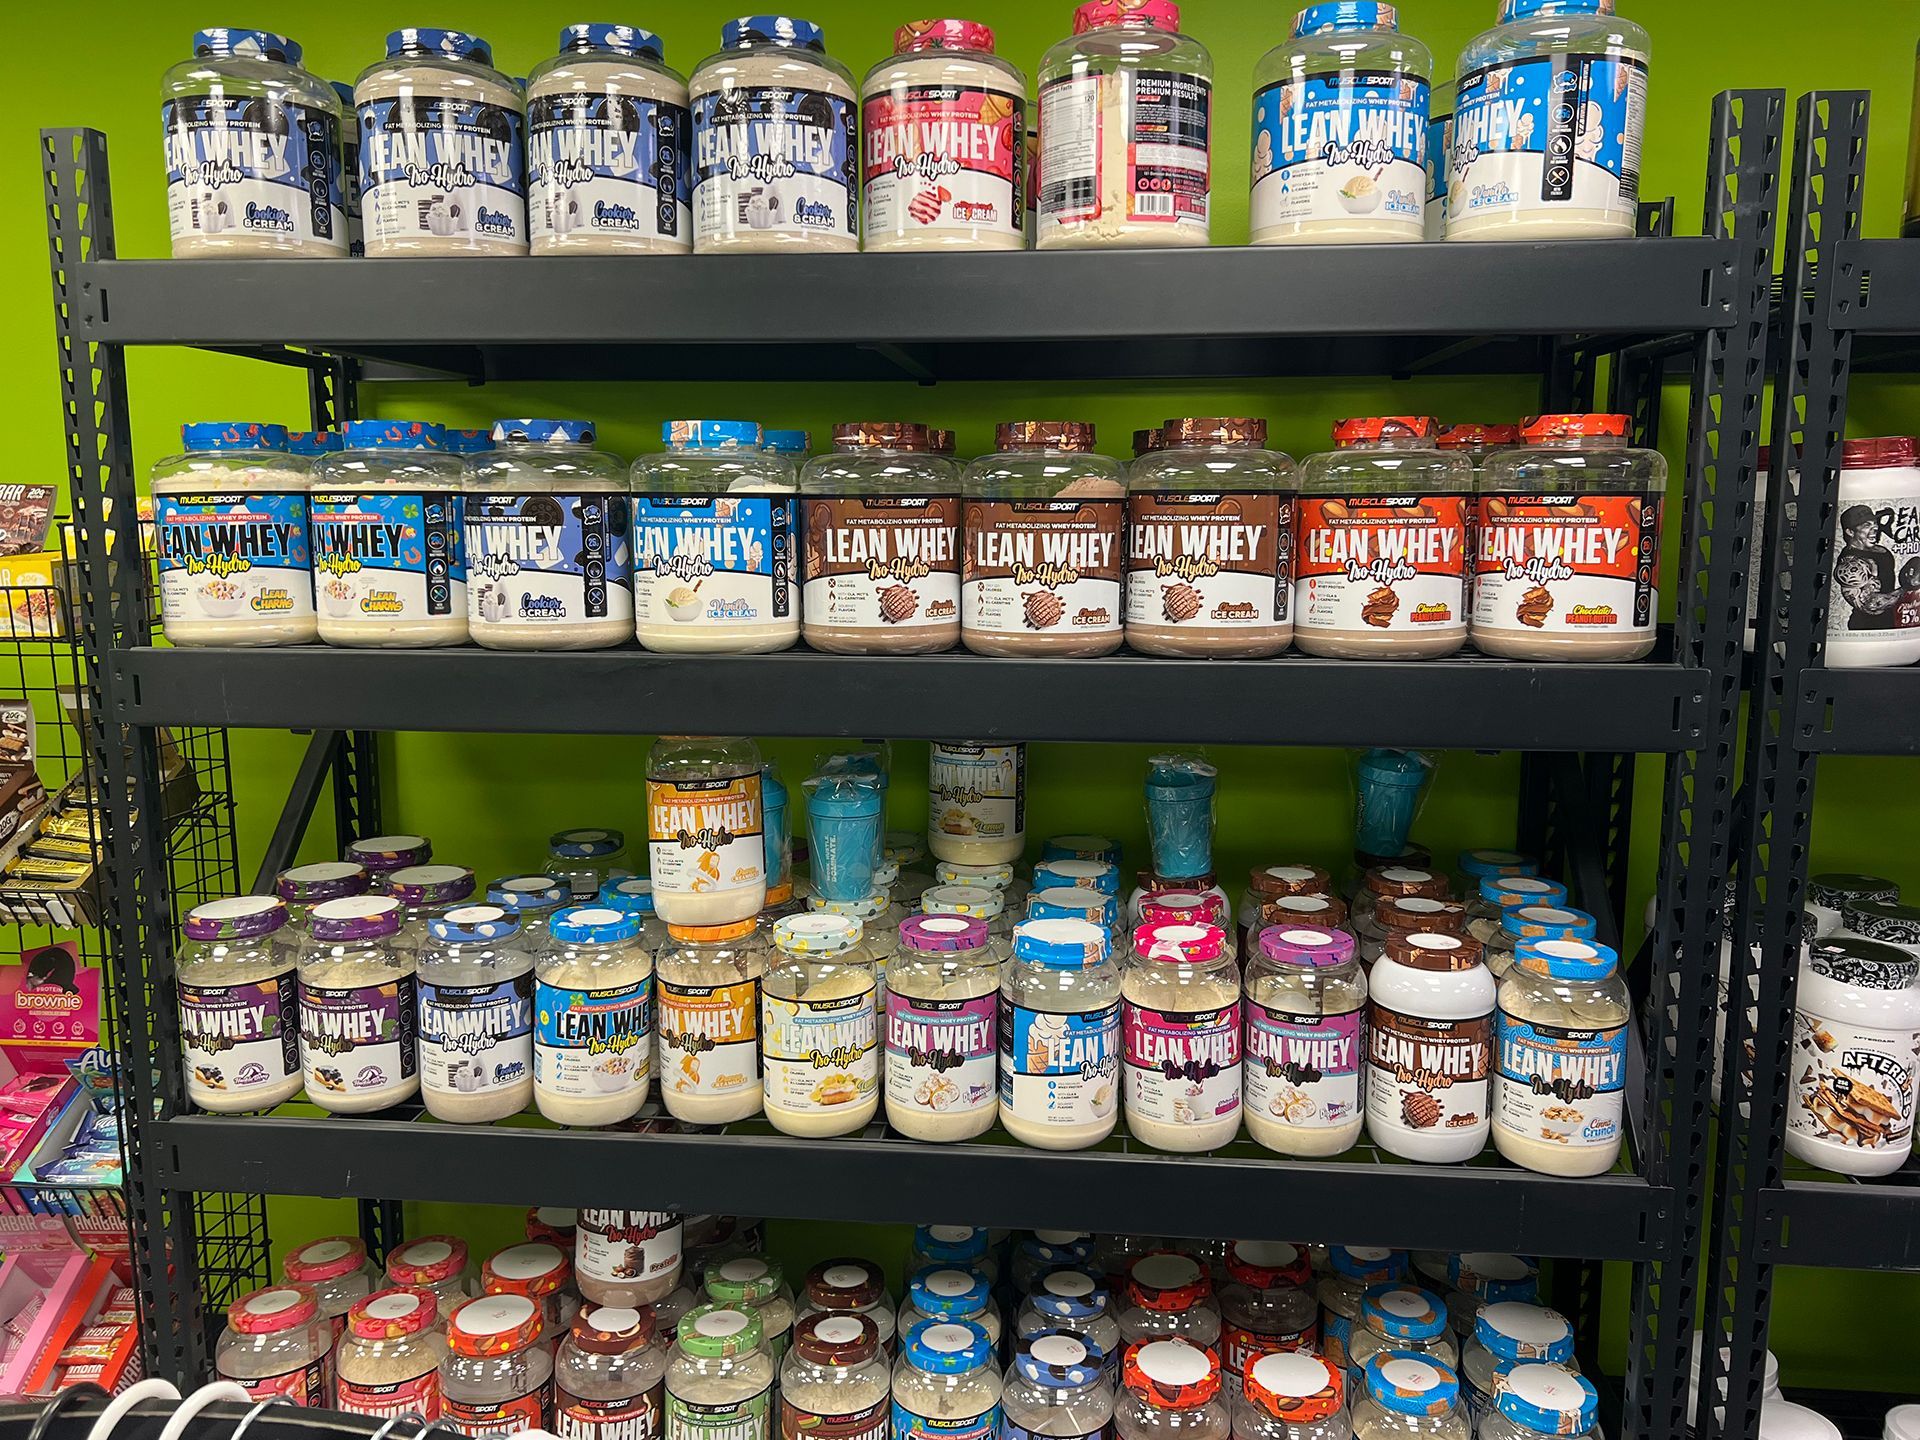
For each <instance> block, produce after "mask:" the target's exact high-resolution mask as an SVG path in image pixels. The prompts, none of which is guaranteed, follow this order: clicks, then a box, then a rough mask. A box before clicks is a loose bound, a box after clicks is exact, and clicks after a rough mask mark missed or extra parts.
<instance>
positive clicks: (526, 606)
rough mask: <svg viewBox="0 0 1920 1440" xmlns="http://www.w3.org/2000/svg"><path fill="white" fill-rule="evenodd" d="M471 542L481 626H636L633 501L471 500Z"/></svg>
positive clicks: (471, 583)
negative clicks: (599, 623)
mask: <svg viewBox="0 0 1920 1440" xmlns="http://www.w3.org/2000/svg"><path fill="white" fill-rule="evenodd" d="M466 541H467V618H468V619H469V620H470V621H471V622H472V623H473V624H475V625H485V626H494V627H499V628H502V629H514V630H538V629H541V628H544V627H549V626H560V625H577V624H579V623H580V622H581V621H583V620H619V621H622V622H624V623H628V624H630V623H632V620H633V566H632V564H631V552H630V551H629V549H628V541H627V497H626V496H625V495H619V494H607V493H605V492H597V493H587V494H564V493H562V494H555V493H553V492H551V491H541V492H538V493H517V494H516V493H494V494H486V495H469V496H467V497H466Z"/></svg>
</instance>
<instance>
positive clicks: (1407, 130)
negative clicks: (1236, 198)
mask: <svg viewBox="0 0 1920 1440" xmlns="http://www.w3.org/2000/svg"><path fill="white" fill-rule="evenodd" d="M1396 10H1397V7H1396V6H1393V5H1387V4H1373V3H1365V0H1358V3H1356V0H1336V3H1333V4H1316V5H1309V6H1307V7H1306V8H1305V9H1304V10H1302V11H1301V12H1300V13H1299V15H1298V16H1297V17H1295V19H1294V22H1293V34H1292V36H1291V38H1290V39H1289V40H1288V41H1287V43H1285V44H1281V45H1276V46H1275V47H1274V48H1273V49H1271V50H1269V51H1268V52H1267V53H1266V55H1265V56H1264V57H1262V59H1261V60H1260V63H1259V64H1258V65H1257V66H1255V67H1254V72H1253V90H1254V94H1253V198H1252V202H1251V203H1252V210H1251V216H1250V222H1251V227H1252V243H1253V244H1255V245H1305V244H1358V243H1362V242H1366V241H1394V240H1424V239H1425V238H1426V200H1427V171H1426V150H1427V142H1428V136H1427V116H1428V113H1429V108H1430V106H1431V102H1432V97H1431V80H1432V76H1433V54H1432V52H1431V51H1429V50H1428V49H1427V47H1426V46H1425V45H1422V44H1421V43H1420V42H1419V41H1418V40H1415V39H1413V38H1412V37H1411V36H1407V35H1402V34H1401V33H1400V24H1399V17H1398V15H1397V14H1396V13H1395V12H1396Z"/></svg>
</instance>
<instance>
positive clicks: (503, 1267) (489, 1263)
mask: <svg viewBox="0 0 1920 1440" xmlns="http://www.w3.org/2000/svg"><path fill="white" fill-rule="evenodd" d="M480 1293H481V1294H482V1295H525V1296H526V1297H527V1298H528V1299H529V1300H532V1301H533V1302H534V1303H535V1304H536V1305H538V1306H539V1307H540V1343H541V1344H542V1345H544V1346H546V1348H547V1350H548V1351H549V1352H551V1351H553V1350H554V1348H555V1347H556V1346H558V1345H559V1343H560V1337H561V1336H563V1335H565V1334H566V1333H567V1328H568V1327H569V1326H570V1325H572V1324H573V1317H574V1315H575V1313H577V1312H578V1310H579V1309H580V1298H579V1296H578V1295H577V1294H575V1293H574V1288H573V1265H572V1264H571V1262H569V1261H568V1259H567V1255H566V1252H565V1251H563V1250H562V1249H561V1248H560V1247H559V1246H558V1245H555V1244H553V1243H552V1242H551V1241H547V1240H529V1241H527V1242H526V1243H525V1244H522V1245H509V1246H508V1247H507V1248H506V1249H504V1250H501V1251H498V1252H497V1253H495V1254H493V1255H490V1256H488V1257H487V1258H486V1259H485V1260H484V1261H482V1262H481V1265H480Z"/></svg>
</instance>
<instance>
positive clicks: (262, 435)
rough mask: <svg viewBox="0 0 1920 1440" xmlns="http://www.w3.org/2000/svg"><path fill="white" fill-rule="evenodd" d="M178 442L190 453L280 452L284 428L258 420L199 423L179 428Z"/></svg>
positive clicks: (285, 443) (283, 446) (285, 441)
mask: <svg viewBox="0 0 1920 1440" xmlns="http://www.w3.org/2000/svg"><path fill="white" fill-rule="evenodd" d="M180 439H181V441H182V442H183V443H184V444H185V445H186V447H187V449H189V450H192V451H208V450H284V449H286V448H287V427H286V426H284V425H264V424H262V423H261V422H260V421H258V420H202V421H200V422H198V423H196V424H192V425H182V426H181V427H180Z"/></svg>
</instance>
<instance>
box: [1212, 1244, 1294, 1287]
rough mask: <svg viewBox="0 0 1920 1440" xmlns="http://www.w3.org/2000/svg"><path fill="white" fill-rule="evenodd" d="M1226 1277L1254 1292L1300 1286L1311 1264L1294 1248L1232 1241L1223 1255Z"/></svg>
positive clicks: (1282, 1245) (1285, 1245)
mask: <svg viewBox="0 0 1920 1440" xmlns="http://www.w3.org/2000/svg"><path fill="white" fill-rule="evenodd" d="M1227 1275H1228V1276H1229V1278H1231V1279H1234V1280H1237V1281H1239V1282H1240V1283H1241V1284H1242V1285H1246V1286H1249V1287H1250V1288H1252V1289H1255V1290H1276V1289H1278V1288H1279V1287H1280V1286H1282V1285H1300V1286H1304V1285H1306V1283H1307V1282H1308V1281H1309V1280H1311V1279H1312V1278H1313V1264H1312V1262H1311V1261H1309V1260H1308V1259H1307V1256H1306V1252H1305V1251H1303V1250H1302V1249H1301V1248H1300V1247H1299V1246H1298V1245H1288V1244H1285V1243H1283V1242H1280V1241H1270V1240H1236V1241H1235V1242H1234V1243H1233V1246H1232V1248H1231V1249H1229V1250H1228V1251H1227Z"/></svg>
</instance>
